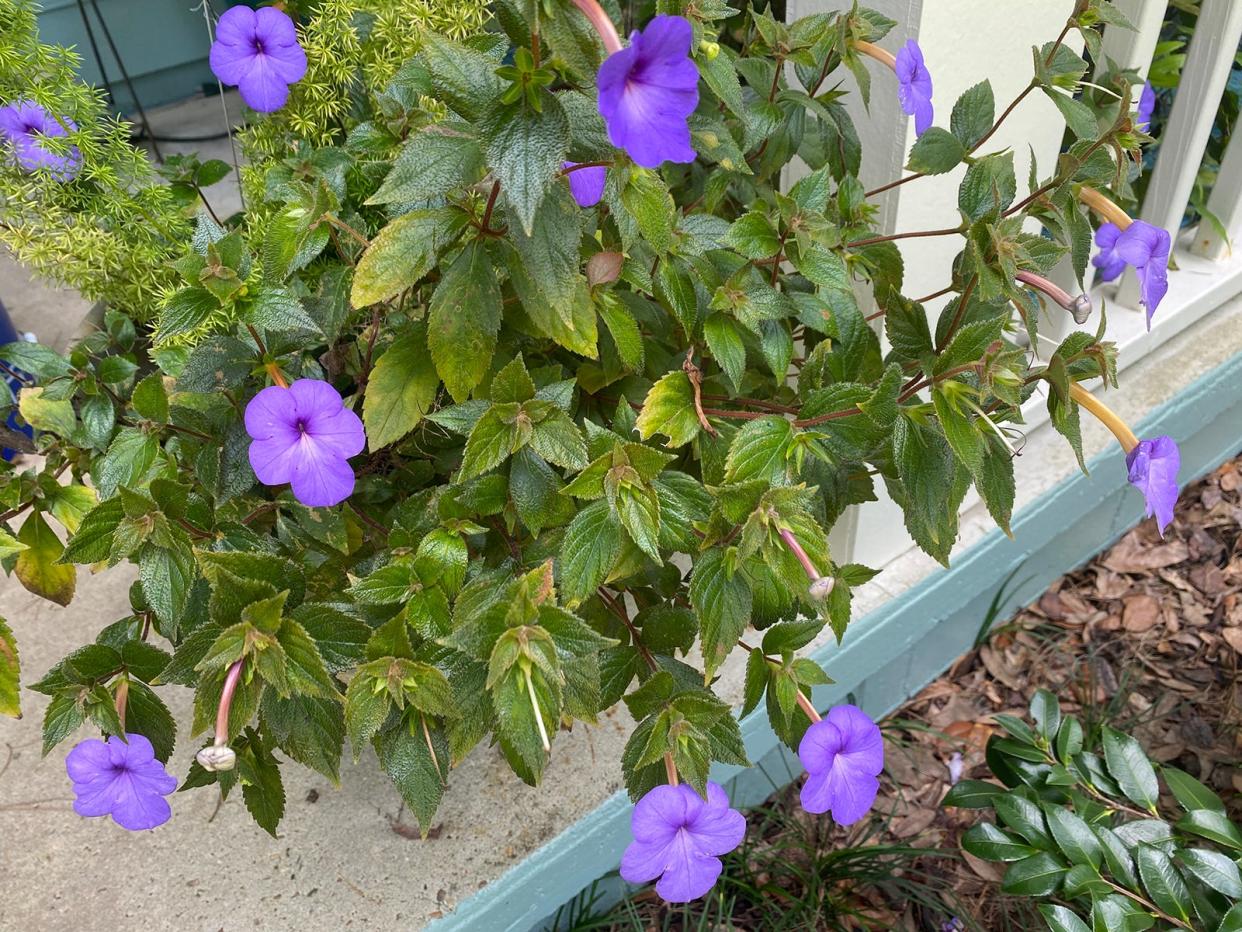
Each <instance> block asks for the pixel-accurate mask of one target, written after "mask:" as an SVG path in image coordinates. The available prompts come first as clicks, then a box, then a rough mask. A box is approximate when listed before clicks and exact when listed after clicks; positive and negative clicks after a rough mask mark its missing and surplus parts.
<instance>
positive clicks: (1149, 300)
mask: <svg viewBox="0 0 1242 932" xmlns="http://www.w3.org/2000/svg"><path fill="white" fill-rule="evenodd" d="M1172 243H1173V241H1172V237H1170V236H1169V231H1168V230H1162V229H1161V228H1160V227H1154V226H1152V225H1151V224H1150V223H1145V222H1144V221H1142V220H1135V221H1134V222H1133V223H1132V224H1130V226H1129V227H1127V228H1126V231H1125V232H1124V233H1122V234H1121V235H1120V236H1118V237H1117V245H1116V247H1115V249H1116V254H1117V257H1118V258H1119V259H1121V260H1122V261H1123V262H1126V263H1127V264H1129V265H1132V266H1134V270H1135V271H1136V272H1138V277H1139V300H1141V301H1142V302H1143V307H1145V308H1146V309H1147V327H1148V329H1149V330H1150V329H1151V318H1152V315H1153V314H1155V313H1156V308H1157V307H1159V306H1160V302H1161V301H1162V300H1163V299H1164V296H1165V293H1166V292H1167V291H1168V290H1169V249H1170V248H1171V247H1172Z"/></svg>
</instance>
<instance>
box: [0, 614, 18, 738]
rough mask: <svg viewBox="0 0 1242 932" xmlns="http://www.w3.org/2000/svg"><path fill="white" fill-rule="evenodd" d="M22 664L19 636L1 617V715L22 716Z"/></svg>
mask: <svg viewBox="0 0 1242 932" xmlns="http://www.w3.org/2000/svg"><path fill="white" fill-rule="evenodd" d="M20 685H21V665H20V663H19V660H18V655H17V638H15V637H14V636H13V629H11V628H10V627H9V625H8V622H6V621H5V620H4V619H3V618H0V715H7V716H9V717H10V718H21V717H22V710H21V689H20Z"/></svg>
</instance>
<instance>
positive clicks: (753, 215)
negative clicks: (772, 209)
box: [725, 210, 781, 259]
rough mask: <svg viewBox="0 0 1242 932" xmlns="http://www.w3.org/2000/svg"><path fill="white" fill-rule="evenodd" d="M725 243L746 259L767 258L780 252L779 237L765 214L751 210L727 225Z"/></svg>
mask: <svg viewBox="0 0 1242 932" xmlns="http://www.w3.org/2000/svg"><path fill="white" fill-rule="evenodd" d="M725 245H727V246H729V247H730V248H731V249H736V250H737V251H738V252H740V253H741V254H742V255H744V256H745V257H746V258H747V259H768V258H770V257H772V256H774V255H776V254H777V253H778V252H780V249H781V238H780V235H779V234H778V233H777V232H776V228H775V227H774V226H773V225H772V221H771V220H769V219H768V218H767V215H766V214H764V213H762V212H761V211H758V210H752V211H750V212H749V213H745V214H742V216H741V217H739V218H738V219H737V220H734V221H733V223H732V224H731V225H730V226H729V234H728V236H726V237H725Z"/></svg>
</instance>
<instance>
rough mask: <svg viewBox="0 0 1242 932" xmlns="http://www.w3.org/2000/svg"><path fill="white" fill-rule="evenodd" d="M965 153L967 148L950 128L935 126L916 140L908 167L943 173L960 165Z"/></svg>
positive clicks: (932, 172) (926, 172) (914, 170)
mask: <svg viewBox="0 0 1242 932" xmlns="http://www.w3.org/2000/svg"><path fill="white" fill-rule="evenodd" d="M964 155H966V149H965V147H964V146H963V145H962V142H961V140H960V139H958V138H957V137H956V136H954V135H953V134H952V133H950V132H949V131H948V130H945V129H941V128H940V127H939V126H933V127H931V128H930V129H928V130H927V132H925V133H923V135H922V136H920V137H919V138H918V141H917V142H915V144H914V147H913V148H912V149H911V150H910V161H909V163H908V164H907V166H906V167H907V168H909V169H910V171H912V172H922V173H923V174H925V175H941V174H944V173H945V172H947V171H952V170H953V169H954V168H956V167H957V166H958V165H960V164H961V162H962V157H963V156H964Z"/></svg>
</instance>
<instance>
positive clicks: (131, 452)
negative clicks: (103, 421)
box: [94, 427, 160, 499]
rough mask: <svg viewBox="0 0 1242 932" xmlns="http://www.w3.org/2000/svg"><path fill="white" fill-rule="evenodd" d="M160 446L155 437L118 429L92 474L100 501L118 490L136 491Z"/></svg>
mask: <svg viewBox="0 0 1242 932" xmlns="http://www.w3.org/2000/svg"><path fill="white" fill-rule="evenodd" d="M159 449H160V444H159V441H158V440H156V438H155V437H153V436H151V435H150V434H146V433H143V432H142V431H140V430H138V429H137V428H134V427H122V428H121V429H120V431H118V432H117V435H116V438H115V439H114V440H113V441H112V443H111V444H110V445H109V446H108V450H107V452H106V453H104V455H103V459H102V460H100V462H99V465H98V467H97V468H96V470H95V472H94V479H95V488H96V489H97V490H98V492H99V497H100V498H101V499H104V498H111V497H112V496H113V495H115V494H116V490H117V489H119V488H120V487H121V486H126V487H128V488H137V487H138V486H139V485H140V484H141V482H140V480H141V479H142V478H143V477H145V476H146V474H147V472H148V470H150V468H151V465H152V464H153V463H154V462H155V457H156V455H157V454H158V453H159Z"/></svg>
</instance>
